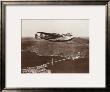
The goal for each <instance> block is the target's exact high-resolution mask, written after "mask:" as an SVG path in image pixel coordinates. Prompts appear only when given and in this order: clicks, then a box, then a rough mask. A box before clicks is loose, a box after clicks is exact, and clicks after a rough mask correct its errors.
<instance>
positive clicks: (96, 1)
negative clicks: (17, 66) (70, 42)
mask: <svg viewBox="0 0 110 92" xmlns="http://www.w3.org/2000/svg"><path fill="white" fill-rule="evenodd" d="M108 1H109V0H57V1H56V0H45V1H43V0H37V1H1V90H2V91H5V90H7V91H8V90H16V91H18V92H27V91H26V90H30V91H31V92H34V91H38V92H39V91H40V92H44V91H46V92H47V91H51V92H53V91H67V90H68V91H72V90H74V91H78V90H79V91H80V90H82V89H84V90H86V91H90V90H91V91H97V90H101V91H105V90H108V88H109V82H110V79H109V77H110V76H109V69H110V67H109V65H110V63H109V61H110V59H109V57H110V46H109V43H110V36H109V35H110V32H109V31H110V15H109V14H108V13H109V11H108V9H109V7H110V6H109V5H108ZM7 5H106V88H101V89H100V88H97V89H96V88H93V89H91V88H90V89H88V88H80V89H79V88H78V89H77V88H29V89H26V88H20V89H16V88H15V89H7V88H6V87H5V81H6V80H5V77H6V75H5V67H6V66H5V63H6V62H5V47H6V44H5V41H6V40H5V8H6V6H7ZM30 91H29V92H30ZM79 91H78V92H79ZM10 92H12V91H10Z"/></svg>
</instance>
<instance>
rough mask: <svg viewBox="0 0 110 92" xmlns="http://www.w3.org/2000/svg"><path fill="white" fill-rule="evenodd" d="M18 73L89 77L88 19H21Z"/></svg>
mask: <svg viewBox="0 0 110 92" xmlns="http://www.w3.org/2000/svg"><path fill="white" fill-rule="evenodd" d="M21 27H22V28H21V31H22V32H21V33H22V34H21V73H24V74H27V73H89V20H88V19H22V21H21Z"/></svg>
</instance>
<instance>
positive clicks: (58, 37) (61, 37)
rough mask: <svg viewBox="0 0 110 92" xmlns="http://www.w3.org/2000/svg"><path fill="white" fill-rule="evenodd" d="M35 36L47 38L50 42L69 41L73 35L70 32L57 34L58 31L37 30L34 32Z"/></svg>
mask: <svg viewBox="0 0 110 92" xmlns="http://www.w3.org/2000/svg"><path fill="white" fill-rule="evenodd" d="M35 38H36V39H38V38H40V39H44V40H49V41H52V42H64V41H70V40H72V39H73V38H74V37H73V35H72V34H71V33H66V34H59V33H46V32H37V33H36V34H35Z"/></svg>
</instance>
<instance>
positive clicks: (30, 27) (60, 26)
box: [22, 19, 89, 37]
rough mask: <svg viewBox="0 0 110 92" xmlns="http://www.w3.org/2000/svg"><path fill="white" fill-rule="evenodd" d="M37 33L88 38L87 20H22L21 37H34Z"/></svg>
mask: <svg viewBox="0 0 110 92" xmlns="http://www.w3.org/2000/svg"><path fill="white" fill-rule="evenodd" d="M37 32H47V33H60V34H66V33H72V34H73V35H74V36H76V37H89V20H86V19H85V20H76V19H75V20H70V19H69V20H43V19H42V20H37V19H36V20H31V19H30V20H22V37H34V36H35V34H36V33H37Z"/></svg>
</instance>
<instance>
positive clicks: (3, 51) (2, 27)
mask: <svg viewBox="0 0 110 92" xmlns="http://www.w3.org/2000/svg"><path fill="white" fill-rule="evenodd" d="M5 77H6V76H5V4H3V2H2V1H1V91H2V90H4V89H5Z"/></svg>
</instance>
